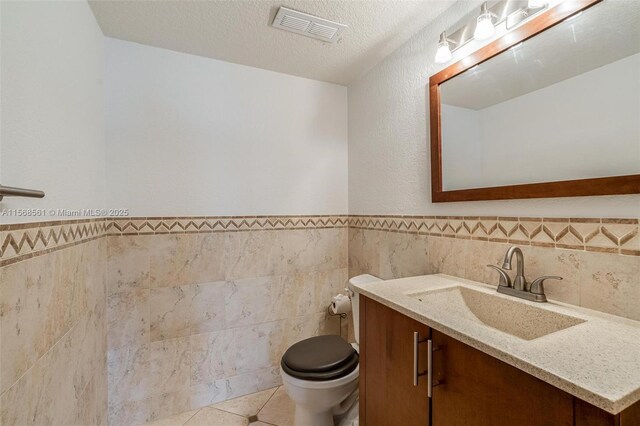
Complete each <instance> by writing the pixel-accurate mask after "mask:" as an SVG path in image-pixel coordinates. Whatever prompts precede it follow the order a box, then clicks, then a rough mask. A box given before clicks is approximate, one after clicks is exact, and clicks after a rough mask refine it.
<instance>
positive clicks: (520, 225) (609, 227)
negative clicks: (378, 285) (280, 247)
mask: <svg viewBox="0 0 640 426" xmlns="http://www.w3.org/2000/svg"><path fill="white" fill-rule="evenodd" d="M511 245H517V246H519V247H521V248H522V251H523V252H524V256H525V274H526V276H527V277H528V278H529V279H533V278H536V277H539V276H542V275H559V276H561V277H564V280H563V281H548V282H547V283H546V285H545V290H546V293H547V295H548V297H549V298H550V299H553V300H557V301H561V302H565V303H570V304H573V305H578V306H582V307H585V308H590V309H595V310H599V311H602V312H607V313H611V314H615V315H620V316H623V317H627V318H631V319H635V320H640V303H639V301H640V235H639V234H638V220H637V219H538V218H497V217H493V218H478V217H472V218H466V217H465V218H463V217H422V216H410V217H407V216H351V217H350V219H349V276H353V275H357V274H361V273H370V274H373V275H377V276H380V277H381V278H384V279H391V278H401V277H406V276H412V275H421V274H435V273H445V274H449V275H454V276H458V277H463V278H467V279H471V280H475V281H480V282H484V283H489V284H491V283H495V284H497V282H498V276H497V273H496V272H495V271H493V270H491V269H490V268H487V267H486V265H487V264H493V265H497V266H501V265H502V260H503V259H504V254H505V252H506V251H507V249H508V248H509V247H510V246H511Z"/></svg>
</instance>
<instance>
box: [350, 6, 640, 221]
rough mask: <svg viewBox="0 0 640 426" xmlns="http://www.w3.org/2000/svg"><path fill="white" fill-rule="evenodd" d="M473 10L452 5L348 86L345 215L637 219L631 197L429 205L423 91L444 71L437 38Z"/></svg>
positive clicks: (638, 199)
mask: <svg viewBox="0 0 640 426" xmlns="http://www.w3.org/2000/svg"><path fill="white" fill-rule="evenodd" d="M479 5H480V2H478V1H459V2H458V3H456V4H455V5H453V6H452V7H451V8H449V9H448V10H447V11H446V12H445V13H443V14H442V15H440V16H439V17H438V18H437V19H436V20H434V21H433V22H432V23H431V24H430V25H428V26H427V27H426V28H424V30H422V31H421V32H419V33H418V34H416V35H415V36H414V37H412V38H411V39H410V40H409V41H408V42H407V43H405V44H404V45H403V46H401V47H400V48H398V49H397V50H396V51H394V52H393V53H392V54H391V55H389V56H388V57H387V58H386V59H385V60H383V61H382V62H381V63H379V64H378V65H376V66H375V67H374V68H373V69H371V70H370V71H369V72H368V73H367V74H365V75H364V76H363V77H361V78H360V79H358V80H356V81H355V82H354V83H352V84H351V85H350V86H349V89H348V92H349V213H350V214H425V215H502V216H515V215H518V216H547V217H562V216H572V217H590V216H596V217H599V216H604V217H639V216H640V196H638V195H632V196H603V197H572V198H560V199H551V198H549V199H536V200H509V201H480V202H466V203H431V179H430V176H431V174H430V173H431V172H430V167H429V163H430V153H429V145H428V142H429V138H428V129H429V118H428V114H429V110H428V93H427V89H428V80H429V76H431V75H433V74H435V73H436V72H438V71H440V70H441V69H443V68H445V67H446V65H438V64H435V63H434V61H433V58H434V56H435V50H436V44H437V41H438V35H439V34H440V32H441V31H442V30H444V29H447V28H449V27H450V26H451V25H453V24H455V23H456V21H458V20H459V19H460V18H462V17H463V16H464V15H465V14H466V13H468V12H469V11H471V10H474V9H476V8H478V7H479ZM500 35H501V33H500V31H498V33H497V34H496V37H499V36H500ZM489 41H491V40H489ZM478 46H479V45H478V44H476V42H472V43H470V44H469V45H467V46H465V49H464V52H460V53H457V55H456V58H457V59H459V58H460V56H458V55H463V54H465V53H468V52H469V51H471V50H472V49H475V48H477V47H478ZM456 58H454V60H455V59H456Z"/></svg>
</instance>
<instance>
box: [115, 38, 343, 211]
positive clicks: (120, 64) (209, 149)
mask: <svg viewBox="0 0 640 426" xmlns="http://www.w3.org/2000/svg"><path fill="white" fill-rule="evenodd" d="M106 45H107V68H106V70H107V71H106V83H105V84H106V105H107V106H106V119H107V144H108V149H107V170H108V174H107V176H108V177H107V182H108V188H109V196H108V201H109V206H110V207H113V208H121V207H122V208H129V209H130V211H131V214H132V215H134V216H150V215H153V216H159V215H164V216H174V215H269V214H344V213H347V90H346V88H345V87H343V86H337V85H333V84H329V83H322V82H318V81H314V80H308V79H304V78H299V77H293V76H290V75H285V74H279V73H276V72H271V71H265V70H261V69H257V68H252V67H247V66H242V65H237V64H231V63H227V62H222V61H217V60H213V59H208V58H203V57H199V56H193V55H188V54H184V53H178V52H173V51H169V50H164V49H158V48H153V47H149V46H144V45H139V44H134V43H130V42H124V41H120V40H115V39H107V41H106Z"/></svg>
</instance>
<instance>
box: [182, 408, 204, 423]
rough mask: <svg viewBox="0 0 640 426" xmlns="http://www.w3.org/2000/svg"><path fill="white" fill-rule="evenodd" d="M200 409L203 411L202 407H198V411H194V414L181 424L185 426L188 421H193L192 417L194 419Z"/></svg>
mask: <svg viewBox="0 0 640 426" xmlns="http://www.w3.org/2000/svg"><path fill="white" fill-rule="evenodd" d="M200 411H202V408H198V409H197V410H196V412H195V413H193V416H191V417H189V418H188V419H187V421H186V422H184V423H182V425H181V426H184V425H186V424H187V423H189V422H190V421H191V419H193V418H194V417H195V416H196V414H198V413H199V412H200Z"/></svg>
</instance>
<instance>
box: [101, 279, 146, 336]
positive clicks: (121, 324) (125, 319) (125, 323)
mask: <svg viewBox="0 0 640 426" xmlns="http://www.w3.org/2000/svg"><path fill="white" fill-rule="evenodd" d="M108 318H109V330H108V338H109V347H110V348H120V347H123V346H129V345H139V344H143V343H149V341H150V340H149V338H150V324H151V320H150V306H149V289H148V288H136V289H133V290H128V291H120V292H118V293H113V294H111V295H110V296H109V298H108Z"/></svg>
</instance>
